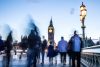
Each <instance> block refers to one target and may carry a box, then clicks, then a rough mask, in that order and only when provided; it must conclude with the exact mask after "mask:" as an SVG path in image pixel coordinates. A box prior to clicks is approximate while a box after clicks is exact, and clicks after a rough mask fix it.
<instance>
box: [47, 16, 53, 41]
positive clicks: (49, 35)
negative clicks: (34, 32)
mask: <svg viewBox="0 0 100 67" xmlns="http://www.w3.org/2000/svg"><path fill="white" fill-rule="evenodd" d="M50 41H52V42H53V43H54V26H53V22H52V18H51V20H50V25H49V26H48V43H50Z"/></svg>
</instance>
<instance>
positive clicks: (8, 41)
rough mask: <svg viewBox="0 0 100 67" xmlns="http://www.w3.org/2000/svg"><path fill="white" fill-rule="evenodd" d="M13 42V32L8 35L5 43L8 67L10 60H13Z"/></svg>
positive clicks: (7, 66)
mask: <svg viewBox="0 0 100 67" xmlns="http://www.w3.org/2000/svg"><path fill="white" fill-rule="evenodd" d="M12 41H13V39H12V31H11V32H10V33H9V34H8V37H7V39H6V41H5V46H6V49H5V52H6V58H7V59H6V62H7V63H6V67H9V65H10V58H11V53H10V51H11V49H12Z"/></svg>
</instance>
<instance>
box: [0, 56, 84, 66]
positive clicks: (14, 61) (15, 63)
mask: <svg viewBox="0 0 100 67" xmlns="http://www.w3.org/2000/svg"><path fill="white" fill-rule="evenodd" d="M12 58H13V59H12V61H11V66H10V67H26V59H27V58H26V55H25V54H24V55H23V56H22V58H21V59H19V54H17V55H13V56H12ZM2 60H3V55H0V67H2V63H3V62H4V61H2ZM48 60H49V59H48V57H46V56H45V63H44V65H41V64H40V63H39V64H37V67H69V62H68V61H69V58H68V57H67V62H66V65H62V64H61V63H60V57H59V55H58V56H57V64H55V58H54V61H53V62H54V64H53V65H50V64H49V61H48ZM40 62H41V57H40ZM81 67H83V66H81Z"/></svg>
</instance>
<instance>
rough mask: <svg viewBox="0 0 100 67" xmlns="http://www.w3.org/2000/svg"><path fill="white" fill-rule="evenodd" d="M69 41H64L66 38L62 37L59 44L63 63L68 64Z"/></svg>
mask: <svg viewBox="0 0 100 67" xmlns="http://www.w3.org/2000/svg"><path fill="white" fill-rule="evenodd" d="M67 46H68V44H67V41H65V40H64V37H61V40H60V41H59V42H58V50H59V52H60V58H61V63H62V64H63V65H65V64H66V53H67Z"/></svg>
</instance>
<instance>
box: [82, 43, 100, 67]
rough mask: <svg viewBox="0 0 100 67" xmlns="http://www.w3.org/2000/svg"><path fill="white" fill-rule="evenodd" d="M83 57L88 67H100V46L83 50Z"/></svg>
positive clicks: (83, 61) (83, 62)
mask: <svg viewBox="0 0 100 67" xmlns="http://www.w3.org/2000/svg"><path fill="white" fill-rule="evenodd" d="M81 57H82V58H81V62H82V64H84V65H85V66H86V67H89V66H90V67H100V45H96V46H91V47H86V48H83V49H82V54H81Z"/></svg>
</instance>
